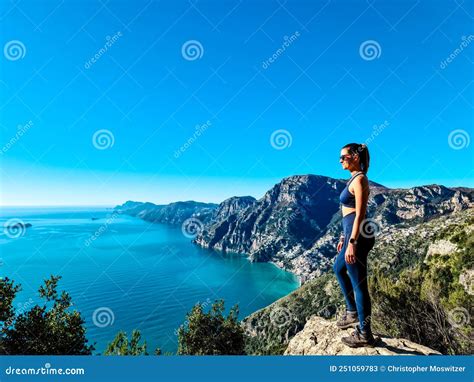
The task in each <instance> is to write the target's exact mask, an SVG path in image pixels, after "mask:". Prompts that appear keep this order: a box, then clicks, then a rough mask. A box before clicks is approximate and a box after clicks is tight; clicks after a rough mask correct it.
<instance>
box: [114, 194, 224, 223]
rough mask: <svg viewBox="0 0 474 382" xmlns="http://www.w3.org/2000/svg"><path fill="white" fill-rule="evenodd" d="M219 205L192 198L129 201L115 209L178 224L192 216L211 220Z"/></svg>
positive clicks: (161, 221)
mask: <svg viewBox="0 0 474 382" xmlns="http://www.w3.org/2000/svg"><path fill="white" fill-rule="evenodd" d="M218 206H219V205H218V204H214V203H201V202H195V201H192V200H190V201H184V202H175V203H170V204H163V205H157V204H153V203H141V202H134V201H128V202H126V203H124V204H122V205H120V206H117V207H115V211H117V212H120V213H123V214H126V215H130V216H135V217H138V218H140V219H143V220H146V221H150V222H153V223H164V224H172V225H178V224H182V223H183V222H184V221H185V220H186V219H189V218H191V217H192V218H196V219H199V220H200V221H201V222H202V223H203V224H206V223H209V222H210V221H211V219H212V217H213V215H214V211H215V210H216V209H217V207H218Z"/></svg>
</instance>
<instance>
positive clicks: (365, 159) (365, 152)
mask: <svg viewBox="0 0 474 382" xmlns="http://www.w3.org/2000/svg"><path fill="white" fill-rule="evenodd" d="M343 149H348V150H349V153H350V154H358V155H359V161H360V168H361V170H362V171H363V172H364V173H366V174H367V171H369V164H370V155H369V149H368V147H367V146H366V145H365V144H364V143H349V144H347V145H345V146H344V147H343Z"/></svg>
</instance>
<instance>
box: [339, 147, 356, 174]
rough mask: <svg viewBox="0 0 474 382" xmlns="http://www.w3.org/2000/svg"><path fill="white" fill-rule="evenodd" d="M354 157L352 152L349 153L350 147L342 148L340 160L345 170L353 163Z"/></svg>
mask: <svg viewBox="0 0 474 382" xmlns="http://www.w3.org/2000/svg"><path fill="white" fill-rule="evenodd" d="M353 161H354V159H353V157H352V155H351V154H349V149H347V148H345V149H341V156H340V157H339V162H340V163H341V165H342V168H343V169H344V170H347V169H348V168H349V167H350V166H351V164H352V163H353Z"/></svg>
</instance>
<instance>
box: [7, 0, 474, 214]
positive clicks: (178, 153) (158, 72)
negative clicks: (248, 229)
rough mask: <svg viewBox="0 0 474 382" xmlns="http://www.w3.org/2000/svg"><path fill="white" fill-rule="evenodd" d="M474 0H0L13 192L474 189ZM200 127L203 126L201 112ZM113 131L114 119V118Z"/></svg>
mask: <svg viewBox="0 0 474 382" xmlns="http://www.w3.org/2000/svg"><path fill="white" fill-rule="evenodd" d="M473 16H474V9H473V2H472V1H464V2H462V1H449V0H446V1H434V0H429V1H421V0H415V1H365V0H361V1H335V0H331V1H330V0H323V1H314V0H312V1H309V0H308V1H283V0H280V1H255V0H253V1H241V0H235V1H234V0H233V1H217V0H214V1H177V0H173V1H165V0H162V1H152V0H144V1H141V0H140V1H137V0H134V1H107V0H98V1H78V0H77V1H62V0H58V1H28V0H23V1H17V0H12V1H1V2H0V25H1V27H0V28H1V34H0V35H1V41H0V45H1V46H0V47H2V48H3V49H2V52H1V53H3V54H2V55H1V56H0V60H1V61H0V62H1V69H0V70H1V71H0V76H1V77H0V79H1V81H0V89H1V92H0V124H1V125H0V132H1V146H2V147H3V148H2V149H1V152H0V161H1V162H0V167H1V173H0V176H1V181H2V185H1V204H3V205H114V204H118V203H122V202H124V201H126V200H129V199H132V200H140V201H152V202H155V203H168V202H172V201H177V200H191V199H192V200H198V201H209V202H220V201H222V200H223V199H225V198H227V197H230V196H233V195H253V196H255V197H257V198H259V197H261V196H262V195H263V194H264V192H265V191H267V190H268V189H269V188H270V187H272V186H273V185H274V184H275V183H277V182H278V181H280V180H281V179H282V178H283V177H286V176H290V175H295V174H320V175H326V176H331V177H334V178H348V174H347V173H345V172H344V171H343V170H341V167H340V164H339V161H338V157H339V152H340V148H341V146H343V145H344V144H346V143H349V142H366V143H367V144H368V146H369V149H370V152H371V157H372V162H371V168H370V171H369V178H371V179H372V180H373V181H376V182H379V183H382V184H384V185H386V186H389V187H410V186H415V185H424V184H432V183H439V184H444V185H446V186H470V187H472V186H474V176H473V168H474V166H473V164H474V155H473V154H474V152H473V147H474V143H472V142H470V140H471V138H472V135H473V129H472V126H473V107H474V106H473V105H474V100H473V89H474V88H473V61H474V55H473V54H474V35H473V34H474V31H473V27H472V26H473ZM196 126H198V128H197V127H196ZM104 130H105V131H104Z"/></svg>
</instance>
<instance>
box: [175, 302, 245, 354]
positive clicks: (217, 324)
mask: <svg viewBox="0 0 474 382" xmlns="http://www.w3.org/2000/svg"><path fill="white" fill-rule="evenodd" d="M223 312H224V301H223V300H217V301H215V302H214V304H213V305H212V307H211V309H210V310H209V312H207V313H205V312H204V309H203V304H201V303H197V304H196V305H195V306H194V307H193V308H192V310H191V312H189V313H188V314H187V315H186V322H185V323H184V324H183V325H181V327H180V328H179V329H178V354H180V355H224V354H227V355H241V354H245V352H244V342H245V339H244V330H243V328H242V327H241V325H240V323H239V321H238V320H237V317H238V314H239V308H238V306H237V305H235V306H234V307H233V308H231V309H230V312H229V315H228V316H227V317H225V316H224V315H223Z"/></svg>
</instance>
